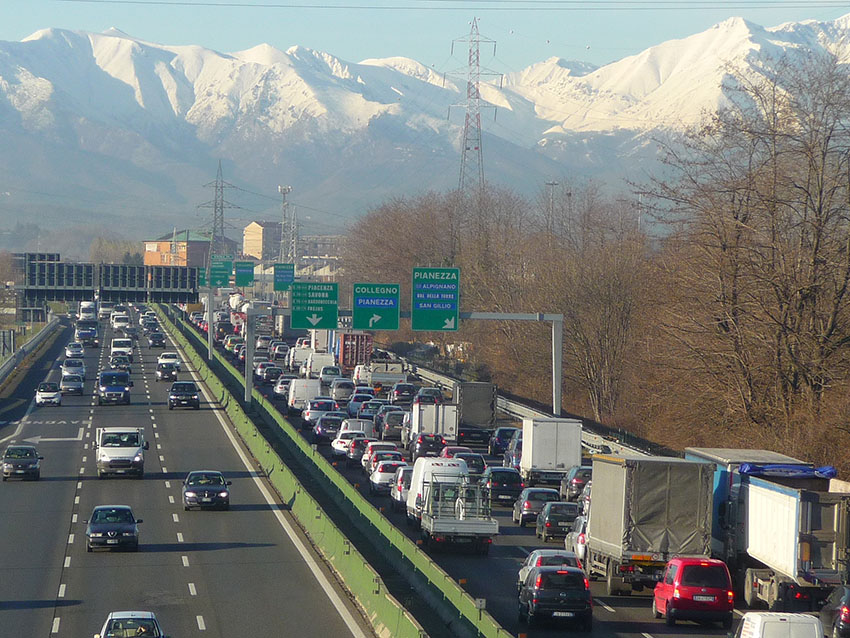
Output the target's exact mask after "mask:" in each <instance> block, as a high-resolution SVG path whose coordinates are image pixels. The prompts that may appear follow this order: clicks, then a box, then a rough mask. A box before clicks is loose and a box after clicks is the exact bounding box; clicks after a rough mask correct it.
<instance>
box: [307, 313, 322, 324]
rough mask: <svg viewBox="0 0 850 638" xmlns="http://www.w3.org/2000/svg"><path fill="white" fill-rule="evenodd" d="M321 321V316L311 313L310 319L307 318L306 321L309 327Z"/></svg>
mask: <svg viewBox="0 0 850 638" xmlns="http://www.w3.org/2000/svg"><path fill="white" fill-rule="evenodd" d="M321 320H322V316H321V315H317V314H316V313H315V312H314V313H313V316H312V317H307V321H309V322H310V325H313V326H315V325H316V324H317V323H319V322H320V321H321Z"/></svg>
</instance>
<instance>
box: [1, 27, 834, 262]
mask: <svg viewBox="0 0 850 638" xmlns="http://www.w3.org/2000/svg"><path fill="white" fill-rule="evenodd" d="M848 37H850V15H848V16H845V17H842V18H839V19H837V20H835V21H831V22H818V21H813V20H812V21H804V22H797V23H787V24H783V25H780V26H777V27H772V28H765V27H761V26H759V25H756V24H753V23H752V22H748V21H745V20H743V19H740V18H730V19H728V20H726V21H724V22H722V23H719V24H717V25H715V26H713V27H712V28H710V29H708V30H706V31H704V32H702V33H697V34H694V35H692V36H689V37H687V38H683V39H680V40H671V41H668V42H664V43H661V44H659V45H657V46H654V47H651V48H649V49H646V50H645V51H643V52H641V53H639V54H637V55H633V56H629V57H626V58H623V59H622V60H619V61H617V62H613V63H611V64H608V65H605V66H602V67H598V68H597V67H594V66H592V65H589V64H586V63H583V62H580V61H567V60H563V59H560V58H551V59H549V60H545V61H543V62H540V63H537V64H533V65H531V66H529V67H528V68H526V69H523V70H522V71H519V72H513V73H507V74H505V75H504V77H503V78H501V79H500V80H495V81H491V82H485V83H483V84H482V85H481V97H482V129H483V131H484V133H483V142H482V148H483V153H484V166H485V175H486V178H487V181H488V182H489V183H492V184H498V185H504V186H507V187H510V188H513V189H516V190H518V191H519V192H522V193H524V194H527V195H530V196H534V195H535V194H536V193H537V192H539V190H540V189H541V187H542V185H543V183H544V182H545V181H547V180H551V179H557V180H561V181H563V182H577V181H581V180H585V179H594V180H596V181H598V182H602V183H606V184H609V185H611V186H612V187H613V188H620V187H622V184H623V183H624V182H623V180H624V178H631V179H640V178H641V177H643V176H645V174H646V173H647V172H651V171H652V170H653V167H657V163H656V160H657V154H658V151H657V148H656V145H655V144H653V139H654V138H655V136H657V135H664V134H665V133H669V132H674V133H675V132H678V131H681V130H682V129H683V127H685V126H688V125H691V124H697V123H699V122H700V121H701V120H702V119H703V118H705V117H706V115H707V114H709V113H711V112H714V111H716V110H717V109H718V107H721V106H722V105H724V104H725V103H727V102H728V100H729V99H730V97H729V95H728V94H727V92H726V91H727V90H726V88H725V82H724V81H725V80H726V79H728V78H729V76H730V75H732V76H734V75H736V74H752V73H758V72H759V71H758V69H760V68H763V67H766V66H769V65H770V61H772V60H774V61H775V60H778V59H779V58H781V57H783V56H784V55H789V54H791V55H793V54H795V53H798V54H799V53H802V54H805V53H806V52H809V51H814V52H821V51H827V50H828V51H832V52H836V51H838V50H841V49H843V48H844V47H846V45H847V42H848ZM465 96H466V80H465V78H463V77H456V76H446V75H444V74H443V73H441V72H438V71H437V70H435V69H433V68H431V67H428V66H426V65H423V64H420V63H419V62H416V61H415V60H411V59H408V58H402V57H395V58H385V59H368V60H362V61H360V62H358V63H353V62H347V61H345V60H341V59H339V58H337V57H334V56H333V55H332V54H330V53H325V52H321V51H315V50H311V49H308V48H304V47H301V46H293V47H291V48H289V49H287V50H286V51H280V50H278V49H275V48H274V47H271V46H269V45H266V44H261V45H258V46H256V47H253V48H251V49H248V50H245V51H238V52H235V53H221V52H217V51H213V50H210V49H206V48H203V47H201V46H165V45H160V44H154V43H150V42H145V41H143V40H140V39H138V38H134V37H132V36H131V35H128V34H126V33H124V32H122V31H120V30H118V29H110V30H108V31H106V32H105V33H89V32H81V31H69V30H64V29H44V30H42V31H38V32H36V33H34V34H32V35H31V36H29V37H28V38H26V39H24V40H22V41H21V42H0V136H2V137H1V138H0V139H2V140H3V144H2V145H0V171H2V172H0V248H2V247H7V248H13V249H16V250H20V249H23V248H25V247H26V248H27V249H36V245H37V246H38V248H40V249H41V250H52V249H54V246H57V245H59V244H61V245H59V246H58V247H57V248H56V249H57V250H64V252H65V253H68V254H71V255H73V254H74V253H75V252H76V253H77V254H79V255H84V254H85V251H86V247H87V246H88V241H87V238H91V237H92V236H97V235H106V236H114V237H122V238H127V239H144V238H151V237H153V236H157V235H163V234H166V233H168V232H170V231H171V229H172V228H173V227H178V228H197V227H201V226H203V225H204V224H205V223H207V220H208V219H210V217H211V213H212V211H211V210H210V209H208V208H204V207H203V206H201V205H202V204H204V203H205V202H208V201H209V200H212V199H213V192H212V190H211V189H209V188H206V189H205V188H204V184H208V183H209V182H211V181H212V180H214V178H215V173H216V169H217V166H218V162H219V160H221V162H222V166H223V172H224V178H225V180H226V181H227V182H229V183H230V184H233V185H234V186H237V187H238V188H234V189H225V198H226V200H227V201H228V202H230V203H232V204H235V205H237V206H239V207H240V208H234V209H232V210H231V209H228V210H227V211H226V217H227V218H228V219H229V220H231V225H232V227H233V231H232V233H233V234H234V236H235V235H238V234H239V230H240V229H241V227H242V226H244V225H245V224H246V223H247V221H248V220H250V219H277V218H278V217H279V210H280V204H279V200H278V196H277V186H278V185H279V184H286V185H291V186H292V187H293V190H292V194H291V195H290V199H291V200H292V201H294V202H295V203H296V204H297V205H298V207H299V208H298V210H299V220H300V222H301V225H302V232H305V233H307V234H323V233H327V232H340V231H342V230H344V228H345V226H346V224H348V223H349V222H350V221H351V220H352V219H354V218H356V217H357V216H359V215H361V214H362V213H364V212H365V211H366V210H368V209H369V208H370V207H373V206H376V205H379V204H380V203H382V202H383V201H385V200H387V199H388V198H391V197H397V196H403V195H412V194H417V193H421V192H423V191H428V190H437V191H444V190H449V189H452V188H455V187H456V186H457V181H458V175H459V167H460V146H461V141H462V137H463V135H462V131H463V117H464V116H463V109H462V108H460V107H455V105H458V104H463V103H464V101H465ZM489 107H495V109H493V108H489ZM22 243H26V244H27V245H26V246H24V245H21V244H22ZM75 246H76V248H74V247H75Z"/></svg>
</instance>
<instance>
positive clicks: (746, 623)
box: [735, 611, 824, 638]
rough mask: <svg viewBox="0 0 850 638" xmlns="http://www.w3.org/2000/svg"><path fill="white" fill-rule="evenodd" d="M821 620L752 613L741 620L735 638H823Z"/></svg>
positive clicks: (796, 615)
mask: <svg viewBox="0 0 850 638" xmlns="http://www.w3.org/2000/svg"><path fill="white" fill-rule="evenodd" d="M823 635H824V634H823V625H821V622H820V618H815V617H814V616H810V615H809V614H789V613H784V612H767V611H762V612H759V611H750V612H747V613H746V614H744V617H743V618H741V624H740V625H738V631H736V632H735V638H823Z"/></svg>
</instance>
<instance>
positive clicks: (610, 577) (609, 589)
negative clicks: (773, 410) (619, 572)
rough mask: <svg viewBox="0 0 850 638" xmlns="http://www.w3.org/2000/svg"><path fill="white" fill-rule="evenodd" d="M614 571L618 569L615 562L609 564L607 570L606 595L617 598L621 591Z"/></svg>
mask: <svg viewBox="0 0 850 638" xmlns="http://www.w3.org/2000/svg"><path fill="white" fill-rule="evenodd" d="M614 569H616V565H615V564H614V563H613V562H609V563H608V568H607V570H606V574H605V575H606V580H605V593H606V594H607V595H608V596H616V595H617V594H619V593H620V592H619V589H618V587H617V582H616V580H617V579H616V578H615V577H614Z"/></svg>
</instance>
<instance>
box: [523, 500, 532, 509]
mask: <svg viewBox="0 0 850 638" xmlns="http://www.w3.org/2000/svg"><path fill="white" fill-rule="evenodd" d="M522 509H524V510H530V509H531V501H524V502H523V504H522Z"/></svg>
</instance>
